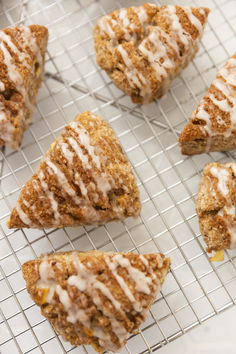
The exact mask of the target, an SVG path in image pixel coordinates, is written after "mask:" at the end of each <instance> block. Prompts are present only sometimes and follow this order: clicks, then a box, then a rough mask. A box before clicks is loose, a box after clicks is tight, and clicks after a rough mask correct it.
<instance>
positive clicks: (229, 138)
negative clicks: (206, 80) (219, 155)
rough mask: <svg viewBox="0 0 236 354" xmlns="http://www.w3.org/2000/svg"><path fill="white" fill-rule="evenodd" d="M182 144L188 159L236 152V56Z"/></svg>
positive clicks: (202, 104)
mask: <svg viewBox="0 0 236 354" xmlns="http://www.w3.org/2000/svg"><path fill="white" fill-rule="evenodd" d="M179 141H180V147H181V151H182V154H185V155H194V154H201V153H203V152H209V151H227V150H235V149H236V53H235V54H234V55H233V56H232V57H231V58H230V59H229V60H228V61H227V62H226V63H225V65H224V66H223V68H221V69H220V70H219V72H218V74H217V76H216V78H215V80H214V81H213V82H212V84H211V86H210V88H209V89H208V91H207V93H206V95H205V96H204V97H203V99H202V100H201V102H200V104H199V106H198V107H197V109H196V110H195V111H194V112H193V114H192V116H191V118H190V121H189V123H188V124H187V125H186V127H185V128H184V130H183V131H182V133H181V135H180V138H179Z"/></svg>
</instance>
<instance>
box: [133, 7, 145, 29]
mask: <svg viewBox="0 0 236 354" xmlns="http://www.w3.org/2000/svg"><path fill="white" fill-rule="evenodd" d="M133 10H134V11H135V12H136V14H137V15H138V18H139V21H140V23H141V25H142V26H143V25H144V23H145V22H147V20H148V15H147V12H146V10H145V7H144V6H139V7H133Z"/></svg>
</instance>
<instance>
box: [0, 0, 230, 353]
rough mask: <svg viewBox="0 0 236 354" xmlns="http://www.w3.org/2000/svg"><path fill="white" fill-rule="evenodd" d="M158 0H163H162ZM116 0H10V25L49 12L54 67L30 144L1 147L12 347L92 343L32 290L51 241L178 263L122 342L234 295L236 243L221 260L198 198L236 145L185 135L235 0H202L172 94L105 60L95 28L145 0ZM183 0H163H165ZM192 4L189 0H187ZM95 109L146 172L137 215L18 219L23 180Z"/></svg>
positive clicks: (1, 14)
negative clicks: (36, 264) (121, 82)
mask: <svg viewBox="0 0 236 354" xmlns="http://www.w3.org/2000/svg"><path fill="white" fill-rule="evenodd" d="M152 2H153V1H152ZM141 3H142V2H141V1H124V0H120V1H115V0H97V1H93V0H41V1H38V0H28V1H27V0H24V1H20V0H2V1H1V3H0V23H1V26H2V27H7V26H12V25H19V24H23V23H24V24H32V23H39V24H43V25H46V26H47V27H48V29H49V33H50V39H49V45H48V51H47V58H46V75H45V80H44V83H43V85H42V88H41V90H40V92H39V94H38V99H37V108H36V112H35V117H34V122H33V124H32V125H31V126H30V128H29V130H28V131H27V132H26V133H25V137H24V140H23V144H22V147H21V149H20V150H19V151H13V150H11V149H8V148H6V149H2V150H1V152H0V345H1V347H0V348H1V350H0V351H1V353H2V354H5V353H7V354H8V353H9V352H11V353H25V354H26V353H34V354H36V353H47V354H51V353H52V352H53V353H93V352H94V351H93V350H92V349H91V348H90V347H87V346H84V347H77V348H75V347H72V346H71V345H70V344H68V343H65V342H64V341H63V340H62V339H61V338H60V336H58V335H57V334H56V333H55V332H54V331H53V330H52V328H51V327H50V325H49V323H48V322H47V321H46V320H45V319H44V318H43V317H42V316H41V314H40V310H39V308H38V307H37V306H36V305H34V303H33V302H32V300H31V299H30V298H29V296H28V294H27V292H26V289H25V283H24V281H23V279H22V275H21V265H22V264H23V263H24V262H25V261H27V260H29V259H33V258H35V257H36V256H39V255H40V254H41V253H44V252H51V251H53V252H54V251H64V250H71V249H79V250H81V251H86V250H90V249H95V248H97V249H100V250H103V251H108V250H109V251H112V250H114V251H134V252H137V253H139V252H140V253H145V252H155V251H161V252H163V253H164V254H165V255H166V256H169V257H171V260H172V267H171V272H170V273H169V274H168V276H167V278H166V281H165V283H164V286H163V289H162V292H161V294H159V295H158V297H157V299H156V301H155V303H154V304H153V306H152V308H151V311H150V314H149V317H148V319H147V321H146V322H145V323H144V324H143V325H142V327H141V331H140V332H139V333H138V334H136V335H133V336H131V338H130V339H129V340H128V343H127V345H126V346H125V347H124V349H123V350H122V351H121V353H135V354H136V353H143V354H144V353H150V352H153V351H155V350H157V349H159V348H160V347H162V346H163V345H165V344H168V342H170V341H173V340H174V339H175V338H177V337H178V336H180V335H182V334H184V333H185V332H187V331H188V330H190V329H191V328H193V327H195V326H197V325H199V324H201V323H202V322H204V321H205V320H207V319H208V318H210V317H212V316H215V315H217V314H219V313H220V312H222V311H223V310H225V309H227V308H229V307H230V306H232V305H234V304H235V301H236V252H235V251H227V252H226V254H225V260H224V261H222V262H219V263H217V264H215V263H211V262H210V261H209V259H208V255H207V254H206V252H205V250H204V244H203V241H202V237H201V235H200V231H199V228H198V221H197V217H196V213H195V208H194V199H195V196H196V192H197V188H198V183H199V180H200V177H201V172H202V168H203V166H204V164H205V163H207V162H211V161H219V162H225V161H232V160H235V158H236V153H235V152H234V153H218V152H217V153H210V154H203V155H200V156H194V157H184V156H182V155H181V153H180V149H179V147H178V143H177V138H178V135H179V133H180V131H181V130H182V128H183V127H184V125H185V124H186V121H187V120H188V119H189V116H190V114H191V112H192V111H193V110H194V108H195V107H196V105H197V104H198V102H199V100H200V98H201V97H202V96H203V94H204V92H205V91H206V89H207V87H208V86H209V83H210V82H211V81H212V79H213V78H214V77H215V74H216V72H217V70H218V68H219V67H220V66H222V64H223V63H224V61H225V60H226V59H227V58H228V57H229V56H230V55H232V54H233V52H234V48H235V47H236V33H235V28H236V7H235V6H234V5H235V3H234V1H233V0H231V1H226V0H205V1H202V0H198V1H197V0H196V1H195V2H194V1H192V2H191V4H193V5H197V6H200V5H202V6H204V5H205V6H208V7H209V8H210V9H211V13H210V16H209V22H208V25H207V26H206V29H205V33H204V37H203V39H202V42H201V45H200V49H199V52H198V54H197V56H196V58H195V59H194V60H193V61H192V63H190V64H189V66H188V67H187V68H186V69H185V71H184V72H183V73H182V75H181V76H180V77H179V78H177V79H176V80H175V81H174V82H173V84H172V86H171V89H170V91H169V92H168V94H167V95H166V96H165V97H164V98H162V99H161V100H158V101H155V102H153V103H152V104H150V105H148V106H140V105H134V104H132V103H131V101H130V98H129V97H127V96H125V95H124V94H123V93H122V92H121V91H120V90H118V89H117V88H116V87H115V86H114V85H113V84H112V83H111V82H110V80H109V79H108V77H107V76H106V75H105V73H104V72H102V71H100V69H99V68H98V66H97V65H96V62H95V53H94V48H93V38H92V28H93V26H94V24H95V23H96V21H97V20H98V18H99V17H100V16H101V15H103V14H106V13H109V12H110V11H112V10H114V9H115V8H119V7H122V6H125V7H127V6H131V5H137V4H141ZM167 3H174V1H169V2H168V1H159V2H157V4H159V5H164V4H167ZM178 3H179V4H182V5H184V4H189V3H190V2H189V1H182V0H180V1H178ZM84 110H91V111H93V112H96V113H98V114H100V115H101V116H103V117H104V118H105V119H106V120H107V121H108V122H109V123H110V124H111V126H112V128H113V129H114V130H115V132H116V134H117V136H118V137H119V140H120V141H121V144H122V146H123V148H124V150H125V152H126V154H127V156H128V158H129V160H130V162H131V164H132V167H133V169H134V172H135V174H136V176H137V180H138V185H139V189H140V193H141V201H142V212H141V215H140V217H139V218H138V219H136V220H134V219H132V218H130V219H127V220H125V221H124V222H119V223H108V224H107V225H105V226H100V227H98V228H94V227H80V228H64V229H50V230H25V229H21V230H15V231H12V230H8V229H7V227H6V221H7V219H8V217H9V213H10V210H11V209H12V207H13V205H14V203H15V201H16V199H17V197H18V195H19V192H20V190H21V187H22V186H23V184H24V183H25V182H26V181H27V180H28V179H29V178H30V176H31V175H32V172H33V171H34V170H35V168H36V166H37V165H38V164H39V161H40V159H41V157H42V155H43V154H44V153H45V151H46V150H47V149H48V147H49V145H50V143H51V142H52V141H53V140H54V139H55V138H56V137H57V136H58V135H59V134H60V132H61V131H62V129H63V127H64V126H65V125H66V124H67V123H68V122H70V121H71V120H72V119H73V118H74V116H75V115H76V114H78V113H80V112H83V111H84Z"/></svg>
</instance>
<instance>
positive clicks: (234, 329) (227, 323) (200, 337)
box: [158, 307, 236, 354]
mask: <svg viewBox="0 0 236 354" xmlns="http://www.w3.org/2000/svg"><path fill="white" fill-rule="evenodd" d="M235 336H236V308H235V307H233V308H231V309H230V310H228V311H225V312H223V313H221V314H220V315H218V316H216V317H214V318H211V319H210V320H208V321H207V322H205V323H204V324H202V325H201V326H198V327H197V328H195V329H194V330H192V331H190V332H188V333H186V334H185V335H184V336H182V337H180V338H178V339H176V340H175V341H174V342H172V343H169V344H168V345H167V346H165V347H163V348H161V349H160V350H159V351H158V354H173V353H174V354H183V353H186V354H222V353H225V354H235V353H236V342H235Z"/></svg>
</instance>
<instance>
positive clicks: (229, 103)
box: [196, 58, 236, 138]
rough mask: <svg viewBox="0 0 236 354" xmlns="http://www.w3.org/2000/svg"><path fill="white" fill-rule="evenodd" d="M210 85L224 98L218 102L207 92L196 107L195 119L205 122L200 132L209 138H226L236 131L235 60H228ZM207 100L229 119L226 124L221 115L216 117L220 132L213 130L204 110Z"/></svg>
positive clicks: (208, 116)
mask: <svg viewBox="0 0 236 354" xmlns="http://www.w3.org/2000/svg"><path fill="white" fill-rule="evenodd" d="M212 85H213V86H214V87H215V88H217V90H219V91H220V92H221V93H223V94H224V96H225V98H223V99H221V100H219V99H217V98H216V97H215V95H214V94H213V93H209V92H208V93H207V94H206V95H205V97H204V98H203V99H202V100H201V102H200V104H199V106H198V112H197V114H196V117H197V118H199V119H202V120H204V121H205V123H206V125H204V126H200V127H201V130H202V132H203V133H205V134H206V133H207V134H208V136H209V137H210V138H211V137H213V136H215V135H223V136H225V137H226V138H227V137H229V136H230V135H231V134H232V131H234V130H235V129H236V96H235V90H236V59H234V58H230V59H229V60H228V61H227V62H226V63H225V65H224V66H223V68H221V69H220V70H219V72H218V74H217V76H216V78H215V80H213V82H212ZM207 98H210V100H211V102H212V103H213V104H214V105H215V106H216V107H217V108H218V109H220V111H222V112H223V113H227V117H229V119H230V124H228V120H227V121H226V120H225V118H224V116H223V115H222V116H220V117H219V116H217V118H216V119H217V123H218V124H219V125H220V127H221V130H220V131H219V130H218V129H215V128H213V126H212V120H211V117H210V115H209V114H208V113H207V112H206V110H205V108H204V107H205V102H206V101H205V100H206V99H207ZM212 119H213V118H212ZM224 126H225V127H224ZM222 129H223V130H222Z"/></svg>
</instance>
